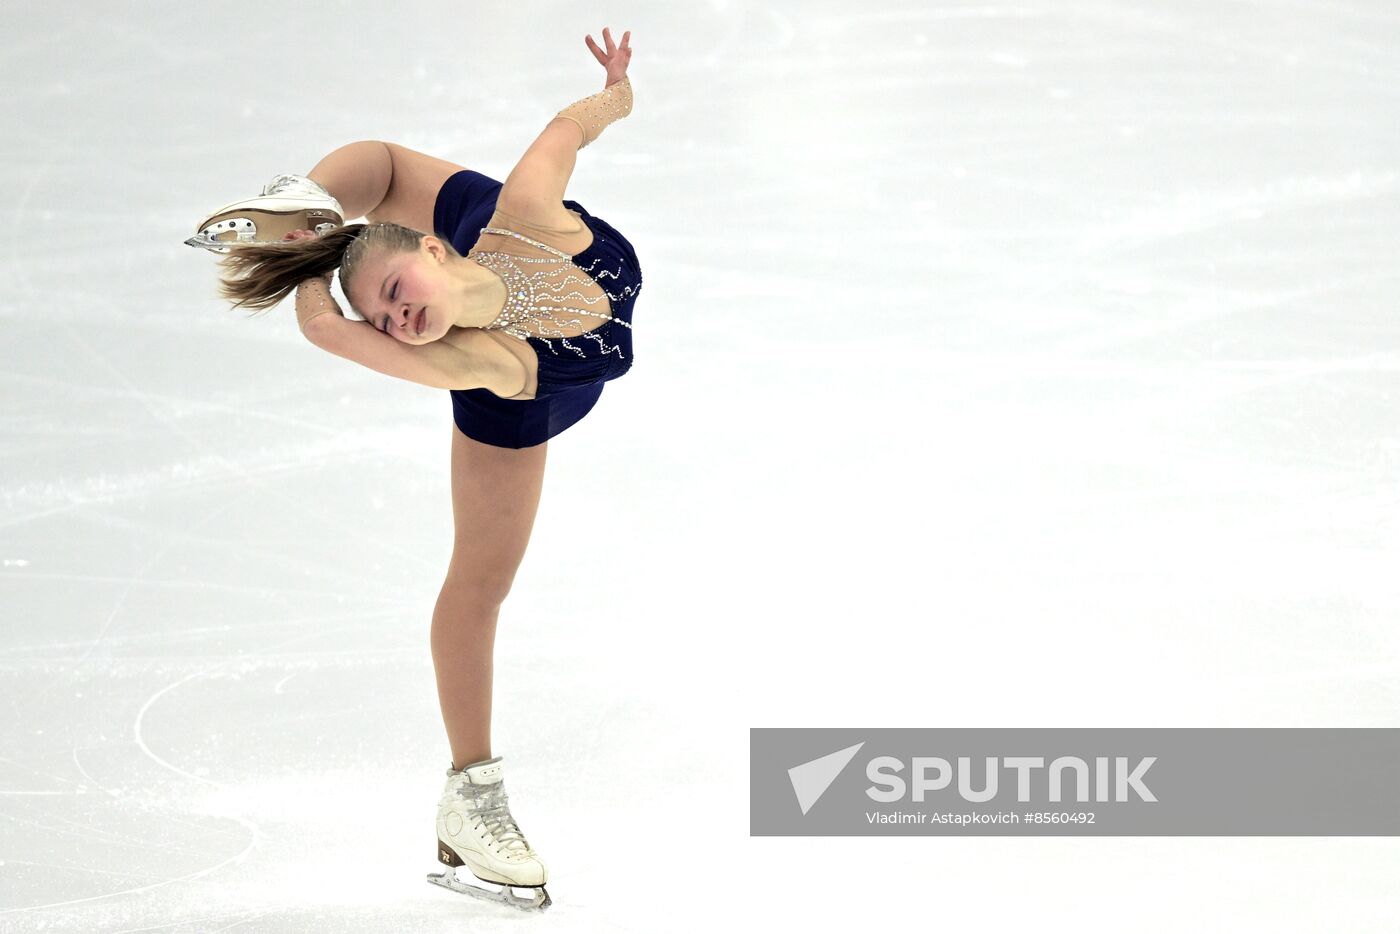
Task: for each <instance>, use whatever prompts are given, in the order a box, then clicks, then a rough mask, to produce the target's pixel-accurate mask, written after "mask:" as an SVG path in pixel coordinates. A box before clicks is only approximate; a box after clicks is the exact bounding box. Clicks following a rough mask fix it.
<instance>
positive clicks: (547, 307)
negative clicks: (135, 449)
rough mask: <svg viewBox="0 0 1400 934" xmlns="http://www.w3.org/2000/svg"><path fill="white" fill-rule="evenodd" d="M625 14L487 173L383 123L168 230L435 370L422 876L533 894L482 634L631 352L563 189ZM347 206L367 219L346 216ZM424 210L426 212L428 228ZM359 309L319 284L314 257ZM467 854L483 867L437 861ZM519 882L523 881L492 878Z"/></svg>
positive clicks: (621, 251)
mask: <svg viewBox="0 0 1400 934" xmlns="http://www.w3.org/2000/svg"><path fill="white" fill-rule="evenodd" d="M630 38H631V33H630V32H625V33H623V36H622V42H621V43H620V44H614V42H613V38H612V34H611V32H610V30H608V29H604V30H603V42H604V47H603V48H599V47H598V44H597V43H595V42H594V41H593V38H592V36H586V37H585V39H584V41H585V43H586V45H587V46H588V48H589V50H590V51H592V53H593V55H594V57H595V58H597V60H598V61H599V62H600V63H601V64H602V65H603V66H604V68H606V70H607V76H606V78H605V80H604V84H603V91H601V92H600V93H598V94H594V95H592V96H591V97H586V98H584V99H583V100H580V101H578V102H576V103H574V104H571V105H570V106H568V107H566V108H564V109H563V110H561V111H559V113H558V116H556V117H555V118H554V119H553V120H551V121H550V122H549V124H548V125H547V126H546V127H545V128H544V131H543V132H542V133H540V135H539V137H538V138H537V139H536V140H535V141H534V143H532V144H531V145H530V148H529V149H527V150H526V151H525V155H524V156H522V157H521V159H520V161H519V162H518V163H517V164H516V166H515V168H514V169H512V170H511V172H510V175H508V176H507V177H506V180H505V183H504V184H502V183H501V182H498V181H494V180H493V179H491V178H488V177H487V176H485V175H482V174H481V173H479V172H475V171H472V170H470V169H464V168H462V167H461V166H459V165H454V164H452V163H450V162H445V161H443V160H441V159H436V158H433V157H432V156H428V155H424V154H422V153H418V152H413V151H412V150H409V149H405V148H404V147H402V146H398V145H395V144H393V143H384V142H377V141H365V142H356V143H350V144H349V145H346V146H342V147H341V148H339V149H337V150H335V151H334V152H332V153H331V154H330V155H328V156H326V157H325V158H324V159H322V160H321V161H320V162H319V163H317V165H316V167H315V168H313V169H312V170H311V171H310V172H309V173H308V174H307V175H305V176H301V175H278V176H276V177H275V178H274V179H273V180H272V181H271V182H270V183H269V184H268V185H267V186H266V187H265V188H264V189H263V193H262V195H261V196H260V197H257V198H253V199H251V200H247V201H241V202H237V203H235V204H230V205H228V206H226V207H224V208H221V209H220V210H218V211H215V212H214V213H213V214H211V215H210V216H208V217H207V218H206V219H205V220H204V221H203V222H202V223H200V225H199V232H198V233H197V234H196V235H195V236H194V237H191V238H190V239H189V240H187V241H186V242H187V243H189V244H190V245H192V246H198V247H203V248H205V249H209V250H212V251H215V252H218V253H225V254H227V256H225V257H224V259H223V261H222V264H223V266H224V267H225V269H227V270H229V271H230V272H232V273H235V274H236V276H235V277H230V278H224V279H222V280H221V293H222V295H223V296H224V297H225V298H228V299H234V300H236V304H235V305H234V307H240V306H243V305H247V306H249V307H251V308H258V309H270V308H272V307H274V306H276V305H277V304H278V303H279V302H281V301H282V299H283V298H285V297H286V296H287V295H288V294H290V293H291V292H292V291H293V290H295V292H296V314H297V323H298V325H299V326H300V328H301V331H302V333H303V334H304V335H305V336H306V337H307V338H308V339H309V340H310V341H311V342H312V343H313V344H315V345H316V346H317V347H320V348H322V349H323V350H327V351H329V352H330V353H333V354H336V355H337V356H341V357H345V358H347V359H349V360H353V361H355V362H356V363H360V364H363V365H364V366H367V367H369V368H370V369H372V370H376V371H378V372H380V373H384V374H386V375H388V376H395V377H398V378H399V379H406V380H411V381H413V382H416V383H422V384H423V385H426V386H434V387H437V388H440V389H448V390H451V397H452V408H453V421H454V422H455V424H456V430H455V431H454V432H453V436H452V514H453V519H454V524H455V530H456V535H455V542H454V545H453V550H452V559H451V564H450V566H449V568H448V572H447V579H446V581H445V582H444V583H443V585H442V591H441V593H440V594H439V595H438V600H437V605H436V608H435V609H434V611H433V623H432V652H433V666H434V669H435V671H436V676H437V686H438V699H439V702H440V703H441V706H442V716H443V721H444V723H445V725H446V728H447V737H448V742H449V744H450V746H451V750H452V766H451V768H449V769H448V771H447V776H448V778H447V786H446V788H445V789H444V791H443V796H442V799H441V801H440V802H439V805H438V816H437V840H438V847H437V857H438V859H439V860H440V861H441V862H443V863H445V864H446V865H447V866H448V869H447V870H446V871H445V872H443V873H440V874H432V875H429V876H428V879H429V881H430V882H435V883H437V884H439V885H443V886H446V887H448V888H451V889H454V890H456V891H460V892H465V893H468V894H472V895H477V896H479V897H483V898H489V899H493V900H497V901H501V902H503V903H505V904H509V905H513V906H515V907H520V908H525V909H527V910H528V909H534V910H539V909H543V908H545V907H547V906H548V905H549V903H550V900H549V894H548V892H546V890H545V882H546V881H547V879H548V875H547V872H546V869H545V865H544V862H543V860H542V859H541V858H540V856H539V854H538V853H536V852H535V851H534V849H533V848H532V847H531V846H530V844H529V843H528V842H527V841H526V839H525V836H524V834H522V833H521V831H520V828H519V826H518V825H517V824H516V822H515V819H514V818H513V817H512V816H511V813H510V808H509V806H508V804H507V799H506V793H505V786H504V775H503V771H502V768H503V767H502V759H501V757H500V756H494V757H493V756H492V755H491V673H492V658H491V656H492V647H493V645H494V642H495V633H496V620H497V616H498V614H499V612H500V608H501V604H502V602H503V601H504V600H505V598H506V594H507V593H509V591H510V587H511V582H512V581H513V580H514V578H515V573H516V569H517V568H518V567H519V566H520V562H521V559H522V557H523V556H524V553H525V546H526V544H527V543H528V542H529V539H530V530H531V528H532V527H533V525H534V520H535V513H536V510H537V507H538V505H539V499H540V490H541V485H542V478H543V472H544V464H545V449H546V448H547V446H548V444H547V442H548V441H549V439H550V438H552V437H554V436H555V435H557V434H559V433H560V432H562V431H564V430H565V429H567V428H569V427H570V426H571V425H573V424H574V423H576V422H578V421H579V419H581V418H583V417H584V416H585V415H586V414H588V412H589V410H590V409H592V408H593V406H594V404H595V403H596V402H597V401H598V397H599V396H600V395H601V393H602V391H603V385H604V384H605V383H606V382H608V381H609V380H613V379H616V378H617V377H619V376H621V375H622V374H624V373H626V372H627V370H628V369H629V368H630V367H631V365H632V309H633V306H634V305H635V303H636V300H637V293H638V291H639V290H640V289H641V285H642V274H641V268H640V267H639V265H638V263H637V254H636V252H635V251H634V250H633V248H632V245H631V244H630V243H628V241H627V239H626V238H625V237H623V236H622V234H620V233H618V232H617V231H616V230H615V229H613V227H612V226H610V225H609V224H608V223H607V222H606V221H604V220H602V219H601V218H599V217H596V216H594V215H593V214H590V213H589V212H588V211H587V210H585V209H584V207H583V205H581V204H579V203H577V202H575V201H566V200H564V190H565V187H566V185H567V184H568V181H569V176H570V175H571V174H572V173H573V170H574V160H575V153H576V152H577V151H578V150H579V149H582V148H583V147H584V146H586V145H588V144H589V143H591V142H593V141H594V140H596V139H597V138H598V135H599V134H600V133H601V132H602V131H603V129H604V128H605V127H607V126H608V125H609V124H610V123H612V122H613V121H615V120H618V119H621V118H622V117H625V116H627V114H628V113H630V112H631V109H632V86H631V82H630V80H629V79H628V77H627V65H628V63H629V62H630V61H631V58H632V49H631V47H630V46H629V40H630ZM362 216H363V217H365V218H366V219H367V220H368V221H369V222H370V223H369V224H358V223H357V224H346V223H345V221H346V219H347V218H356V217H362ZM429 231H431V233H429ZM337 268H338V269H339V270H340V285H341V289H342V291H343V292H344V293H345V296H346V297H347V298H348V299H349V301H350V309H351V311H353V312H354V313H355V315H356V316H357V317H346V316H345V315H343V314H342V312H341V309H340V308H339V306H338V305H337V303H336V301H335V299H334V298H333V297H332V296H331V292H330V285H331V281H332V274H333V272H334V271H335V270H336V269H337ZM462 865H465V866H466V867H467V868H468V869H469V870H470V871H471V873H472V874H473V875H474V876H476V877H477V878H478V879H480V880H481V881H483V882H485V883H489V884H490V886H491V887H482V886H477V885H472V884H468V883H466V882H463V881H461V880H459V879H458V878H457V877H456V867H457V866H462ZM512 886H514V887H518V888H521V889H527V890H532V891H531V892H530V897H528V898H527V897H522V896H519V895H517V894H515V893H514V892H512V890H511V887H512Z"/></svg>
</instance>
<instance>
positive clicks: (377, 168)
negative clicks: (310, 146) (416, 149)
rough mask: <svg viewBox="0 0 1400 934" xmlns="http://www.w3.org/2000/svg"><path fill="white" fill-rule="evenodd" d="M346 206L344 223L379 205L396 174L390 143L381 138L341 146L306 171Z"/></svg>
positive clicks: (313, 179) (308, 175)
mask: <svg viewBox="0 0 1400 934" xmlns="http://www.w3.org/2000/svg"><path fill="white" fill-rule="evenodd" d="M306 176H307V178H309V179H311V180H312V181H313V182H316V183H317V184H319V185H320V186H321V187H322V188H324V189H326V190H327V191H329V192H330V193H331V197H333V198H335V199H336V200H337V201H339V202H340V206H341V207H342V208H344V209H345V223H347V224H349V223H352V222H353V221H354V220H355V219H356V218H360V217H365V216H367V215H368V214H369V213H370V212H371V211H373V210H374V209H375V208H377V207H379V204H380V202H382V201H383V200H384V196H385V195H386V194H388V192H389V185H390V183H391V182H392V180H393V177H394V162H393V158H392V157H391V156H390V155H389V147H388V146H387V145H386V144H385V143H381V142H379V141H378V140H364V141H361V142H358V143H349V144H348V145H345V146H341V147H340V148H339V149H337V150H336V151H335V152H333V153H331V154H330V155H328V156H326V157H325V158H324V159H322V160H321V161H320V162H318V163H316V167H315V168H314V169H312V170H311V171H310V172H307V173H306Z"/></svg>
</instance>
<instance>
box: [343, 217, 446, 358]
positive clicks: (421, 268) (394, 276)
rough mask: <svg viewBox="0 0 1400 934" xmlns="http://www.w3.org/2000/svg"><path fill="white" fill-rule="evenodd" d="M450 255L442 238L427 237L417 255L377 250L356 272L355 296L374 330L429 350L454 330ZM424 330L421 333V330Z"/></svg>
mask: <svg viewBox="0 0 1400 934" xmlns="http://www.w3.org/2000/svg"><path fill="white" fill-rule="evenodd" d="M447 259H448V253H447V249H446V248H445V247H444V246H443V243H442V241H441V240H439V239H438V238H437V237H424V238H423V243H422V246H421V247H420V248H419V249H417V250H414V251H411V252H404V253H394V252H390V251H388V250H374V251H372V252H370V253H369V254H367V255H366V256H365V258H364V260H363V261H361V263H360V264H359V268H358V269H356V270H355V275H354V281H353V282H352V283H351V286H352V289H353V291H354V294H353V295H351V296H349V297H350V301H351V304H352V305H353V306H354V309H355V310H356V311H357V312H359V313H360V316H361V317H363V318H364V319H365V320H366V321H368V322H369V323H370V324H372V325H374V326H375V327H376V328H378V329H379V330H380V331H383V332H384V333H385V334H388V335H390V336H391V337H393V338H394V339H395V340H398V341H403V342H404V343H405V344H427V343H430V342H432V341H435V340H437V339H438V338H440V337H442V336H443V335H444V334H446V333H447V331H448V329H449V328H450V327H451V326H452V323H453V320H454V318H453V316H452V314H451V311H452V302H451V300H450V299H449V297H448V296H449V292H448V286H449V285H450V282H449V280H448V278H447V275H446V271H445V265H446V263H447ZM420 328H421V330H420Z"/></svg>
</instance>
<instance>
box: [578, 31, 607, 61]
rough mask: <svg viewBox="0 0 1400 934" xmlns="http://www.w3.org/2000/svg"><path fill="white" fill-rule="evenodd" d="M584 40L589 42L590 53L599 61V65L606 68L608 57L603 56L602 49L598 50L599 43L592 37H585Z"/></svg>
mask: <svg viewBox="0 0 1400 934" xmlns="http://www.w3.org/2000/svg"><path fill="white" fill-rule="evenodd" d="M584 39H585V40H587V42H588V49H589V51H590V52H592V53H593V57H594V58H596V59H597V60H598V64H599V65H602V66H603V67H605V68H606V67H607V64H608V57H607V56H606V55H604V54H603V50H602V49H600V48H598V43H596V42H594V41H593V37H592V36H584Z"/></svg>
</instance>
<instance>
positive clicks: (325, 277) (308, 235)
mask: <svg viewBox="0 0 1400 934" xmlns="http://www.w3.org/2000/svg"><path fill="white" fill-rule="evenodd" d="M316 236H317V235H316V231H314V230H293V231H292V232H290V233H288V234H287V235H286V236H284V237H283V238H282V239H283V240H308V239H310V240H315V239H316ZM312 278H314V279H320V280H321V281H322V282H324V283H325V284H326V287H327V288H330V284H331V283H332V282H333V281H335V270H333V269H332V270H329V271H327V272H324V273H322V274H321V275H319V276H313V277H312Z"/></svg>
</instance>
